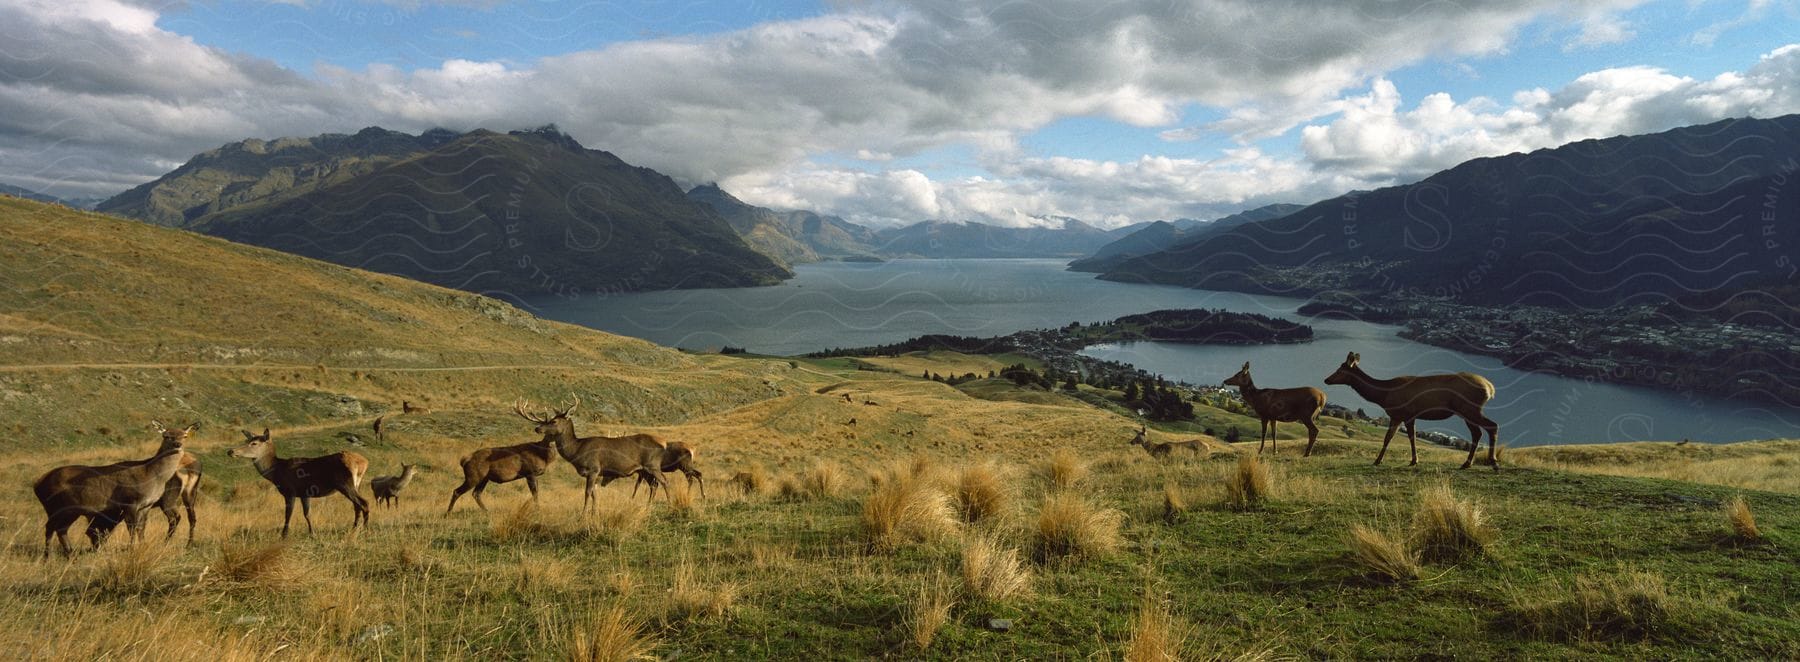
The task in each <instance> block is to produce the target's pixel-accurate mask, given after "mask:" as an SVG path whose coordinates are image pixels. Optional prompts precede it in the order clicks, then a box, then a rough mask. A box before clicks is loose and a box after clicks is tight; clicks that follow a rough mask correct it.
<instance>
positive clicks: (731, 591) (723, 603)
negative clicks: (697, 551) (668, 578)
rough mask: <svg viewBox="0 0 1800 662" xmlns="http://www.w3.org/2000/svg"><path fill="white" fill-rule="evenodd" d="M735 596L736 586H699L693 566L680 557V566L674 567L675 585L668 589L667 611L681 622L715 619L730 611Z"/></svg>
mask: <svg viewBox="0 0 1800 662" xmlns="http://www.w3.org/2000/svg"><path fill="white" fill-rule="evenodd" d="M737 596H738V587H737V585H736V584H732V583H721V584H715V585H707V584H705V583H703V582H701V581H700V578H699V573H698V571H696V570H695V569H694V564H693V562H692V561H690V560H689V559H688V558H686V557H682V559H681V564H680V565H677V566H675V581H674V583H673V586H672V587H671V588H670V589H669V608H670V609H671V610H673V612H674V615H675V616H676V617H678V618H681V619H695V618H705V617H711V618H718V617H721V616H724V615H725V614H726V613H727V612H729V611H731V607H732V605H734V604H736V603H737Z"/></svg>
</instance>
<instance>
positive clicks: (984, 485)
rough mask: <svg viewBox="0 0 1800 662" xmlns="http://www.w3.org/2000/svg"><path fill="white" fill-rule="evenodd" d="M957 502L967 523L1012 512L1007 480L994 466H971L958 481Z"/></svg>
mask: <svg viewBox="0 0 1800 662" xmlns="http://www.w3.org/2000/svg"><path fill="white" fill-rule="evenodd" d="M956 503H957V506H958V509H959V510H961V511H962V517H963V521H965V522H970V523H976V522H987V521H993V520H994V519H997V518H1000V517H1003V516H1005V515H1006V514H1007V513H1008V512H1009V511H1010V510H1011V509H1012V495H1011V493H1010V491H1009V490H1008V488H1007V484H1006V477H1005V476H1004V475H1003V474H1002V472H1001V470H1000V468H999V467H996V466H994V465H993V464H992V463H982V464H976V465H971V466H969V467H967V468H965V469H963V470H962V472H961V473H960V474H958V475H957V478H956Z"/></svg>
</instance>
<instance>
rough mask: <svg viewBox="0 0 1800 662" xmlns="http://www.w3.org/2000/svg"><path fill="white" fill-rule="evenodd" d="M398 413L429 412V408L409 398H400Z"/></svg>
mask: <svg viewBox="0 0 1800 662" xmlns="http://www.w3.org/2000/svg"><path fill="white" fill-rule="evenodd" d="M400 413H402V414H429V413H431V410H430V409H426V408H425V405H415V404H413V403H412V402H411V401H409V400H401V401H400Z"/></svg>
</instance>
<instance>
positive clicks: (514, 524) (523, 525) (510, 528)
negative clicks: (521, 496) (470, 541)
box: [492, 501, 548, 542]
mask: <svg viewBox="0 0 1800 662" xmlns="http://www.w3.org/2000/svg"><path fill="white" fill-rule="evenodd" d="M492 530H493V533H494V539H495V540H499V541H502V542H505V541H513V540H520V539H523V538H528V537H535V536H540V535H543V534H544V533H546V532H547V530H548V529H547V527H545V526H544V523H543V522H541V521H539V518H538V505H537V502H536V501H523V502H520V503H519V507H517V508H514V509H512V512H509V513H506V514H504V515H501V516H500V517H499V518H497V519H495V520H494V522H493V526H492Z"/></svg>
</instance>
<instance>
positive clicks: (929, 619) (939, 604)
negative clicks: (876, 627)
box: [903, 572, 956, 650]
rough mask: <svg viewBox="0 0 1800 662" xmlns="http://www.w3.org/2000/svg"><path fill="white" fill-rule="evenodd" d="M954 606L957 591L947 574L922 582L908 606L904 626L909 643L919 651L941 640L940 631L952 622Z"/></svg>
mask: <svg viewBox="0 0 1800 662" xmlns="http://www.w3.org/2000/svg"><path fill="white" fill-rule="evenodd" d="M954 607H956V592H955V591H954V590H953V589H952V588H951V586H950V579H949V577H947V576H945V575H944V573H942V572H939V573H937V574H936V575H934V576H933V578H932V579H931V580H929V581H925V582H921V583H920V584H919V588H918V590H917V591H915V592H913V595H912V599H911V600H909V601H908V602H907V603H906V615H905V617H904V619H903V625H904V626H905V628H906V640H907V643H909V644H911V645H912V646H913V647H914V648H917V649H918V650H925V649H927V648H930V647H931V642H933V641H935V640H937V635H938V631H939V630H942V629H943V628H944V624H945V623H948V622H950V610H951V609H953V608H954Z"/></svg>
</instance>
